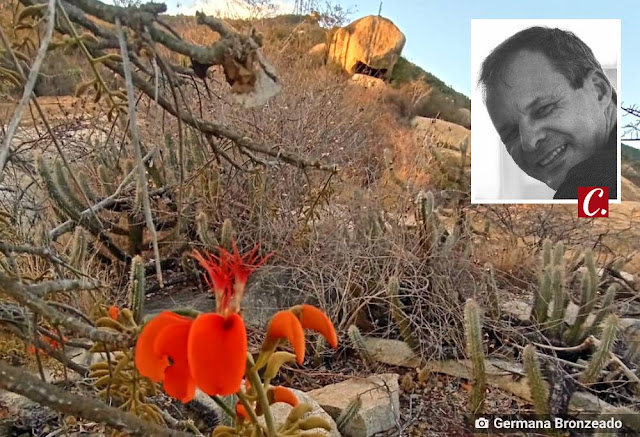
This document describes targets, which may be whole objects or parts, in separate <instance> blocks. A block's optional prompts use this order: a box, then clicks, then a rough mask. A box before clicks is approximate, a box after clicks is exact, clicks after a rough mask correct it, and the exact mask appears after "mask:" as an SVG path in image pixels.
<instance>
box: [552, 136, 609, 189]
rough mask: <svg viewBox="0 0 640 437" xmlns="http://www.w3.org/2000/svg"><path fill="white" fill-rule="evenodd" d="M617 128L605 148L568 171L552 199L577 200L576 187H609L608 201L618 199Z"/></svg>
mask: <svg viewBox="0 0 640 437" xmlns="http://www.w3.org/2000/svg"><path fill="white" fill-rule="evenodd" d="M617 127H618V126H617V125H614V126H613V129H612V130H611V135H609V140H608V141H607V144H606V145H605V147H603V148H602V149H601V150H600V151H598V152H596V153H594V154H593V155H592V156H591V157H590V158H587V159H585V160H584V161H582V162H581V163H579V164H577V165H575V166H574V167H573V168H572V169H571V170H569V172H568V173H567V177H566V178H565V180H564V182H562V184H561V185H560V187H559V188H558V191H556V194H555V195H554V196H553V198H554V199H577V198H578V187H609V199H615V198H617V197H618V196H617V194H618V154H617V153H616V152H617V150H618V147H617V146H618V145H617V138H618V136H617V133H618V129H617Z"/></svg>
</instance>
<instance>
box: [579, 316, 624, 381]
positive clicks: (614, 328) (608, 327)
mask: <svg viewBox="0 0 640 437" xmlns="http://www.w3.org/2000/svg"><path fill="white" fill-rule="evenodd" d="M617 333H618V316H616V315H615V314H610V315H609V316H608V317H607V319H606V320H605V321H604V328H603V329H602V335H601V338H600V344H599V345H598V348H597V349H596V351H595V352H594V354H593V356H592V357H591V359H590V360H589V364H587V368H586V369H585V371H584V373H583V374H582V375H581V376H580V382H581V383H583V384H590V383H593V382H595V381H596V380H597V379H598V376H599V375H600V372H601V371H602V369H604V367H605V365H606V364H607V362H608V361H609V357H610V356H611V348H612V346H613V343H615V341H616V335H617Z"/></svg>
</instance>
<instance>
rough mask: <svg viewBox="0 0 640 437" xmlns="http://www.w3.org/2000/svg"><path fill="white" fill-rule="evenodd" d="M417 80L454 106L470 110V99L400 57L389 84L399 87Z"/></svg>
mask: <svg viewBox="0 0 640 437" xmlns="http://www.w3.org/2000/svg"><path fill="white" fill-rule="evenodd" d="M418 79H422V80H423V81H424V82H425V83H426V84H427V85H429V87H431V88H433V89H436V90H438V91H439V92H441V93H442V94H443V95H444V96H446V97H450V98H452V99H453V102H454V104H455V106H457V107H459V108H467V109H471V99H469V97H467V96H465V95H464V94H462V93H459V92H458V91H456V90H454V89H453V88H451V87H450V86H449V85H447V84H446V83H444V82H443V81H442V80H440V79H439V78H437V77H436V76H434V75H433V74H431V73H429V72H428V71H425V70H424V69H422V68H421V67H419V66H417V65H416V64H414V63H412V62H410V61H408V60H407V59H406V58H404V57H403V56H400V59H398V62H397V63H396V65H395V67H394V68H393V73H392V75H391V83H393V84H396V85H401V84H403V83H407V82H410V81H413V80H418Z"/></svg>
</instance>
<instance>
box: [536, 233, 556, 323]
mask: <svg viewBox="0 0 640 437" xmlns="http://www.w3.org/2000/svg"><path fill="white" fill-rule="evenodd" d="M551 252H552V244H551V240H549V239H548V238H547V239H545V240H544V242H543V243H542V255H541V259H540V261H541V266H540V280H539V287H538V288H536V289H535V290H534V291H533V312H532V317H533V320H534V321H535V322H537V323H538V324H539V325H542V324H543V323H545V322H546V320H547V316H548V312H549V303H550V302H551V271H552V264H551Z"/></svg>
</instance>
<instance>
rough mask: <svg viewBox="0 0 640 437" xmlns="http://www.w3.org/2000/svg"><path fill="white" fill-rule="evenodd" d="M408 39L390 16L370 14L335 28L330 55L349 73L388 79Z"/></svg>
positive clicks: (331, 59)
mask: <svg viewBox="0 0 640 437" xmlns="http://www.w3.org/2000/svg"><path fill="white" fill-rule="evenodd" d="M405 41H406V38H405V36H404V34H403V33H402V32H401V31H400V29H398V28H397V27H396V25H395V24H393V22H392V21H391V20H389V19H387V18H384V17H380V16H377V15H369V16H367V17H363V18H360V19H359V20H356V21H354V22H353V23H351V24H349V25H347V26H345V27H341V28H339V29H338V30H336V32H335V33H334V34H333V38H332V40H331V44H330V46H329V53H328V59H329V61H330V62H331V63H334V64H337V65H339V66H340V67H342V69H344V70H345V71H346V72H347V73H349V74H355V73H364V74H368V75H370V76H374V77H379V78H383V79H389V78H390V77H391V72H392V71H393V66H394V65H395V64H396V62H397V61H398V58H399V57H400V54H401V53H402V48H403V47H404V43H405Z"/></svg>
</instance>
